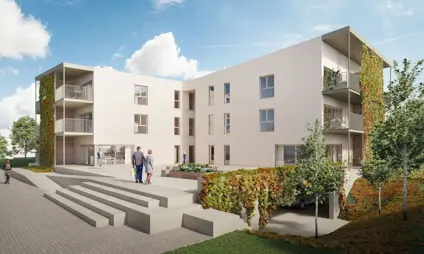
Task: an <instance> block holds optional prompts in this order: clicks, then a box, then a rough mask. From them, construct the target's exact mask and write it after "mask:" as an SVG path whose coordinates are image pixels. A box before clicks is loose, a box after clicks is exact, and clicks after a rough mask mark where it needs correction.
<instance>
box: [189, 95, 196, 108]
mask: <svg viewBox="0 0 424 254" xmlns="http://www.w3.org/2000/svg"><path fill="white" fill-rule="evenodd" d="M194 99H195V95H194V93H189V94H188V109H189V110H194Z"/></svg>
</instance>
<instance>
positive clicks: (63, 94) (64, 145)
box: [62, 66, 66, 166]
mask: <svg viewBox="0 0 424 254" xmlns="http://www.w3.org/2000/svg"><path fill="white" fill-rule="evenodd" d="M62 70H63V78H62V80H63V82H62V100H63V101H62V110H63V117H62V119H63V121H62V128H63V136H62V140H63V142H62V153H63V154H62V160H63V161H62V162H63V163H62V164H63V166H65V164H66V163H65V162H66V149H65V147H66V139H65V130H66V111H65V106H66V105H65V66H63V67H62Z"/></svg>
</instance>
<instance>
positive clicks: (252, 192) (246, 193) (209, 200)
mask: <svg viewBox="0 0 424 254" xmlns="http://www.w3.org/2000/svg"><path fill="white" fill-rule="evenodd" d="M294 169H295V166H284V167H277V168H258V169H255V170H245V169H239V170H236V171H230V172H226V173H211V174H205V175H203V182H202V190H201V193H200V200H201V203H202V207H203V208H205V209H207V208H213V209H217V210H220V211H224V212H230V213H234V214H238V215H241V213H242V209H243V208H244V209H245V210H246V214H247V223H248V224H249V226H250V225H251V219H252V218H253V217H254V216H255V214H254V211H255V206H256V201H258V202H257V207H258V210H259V215H260V218H259V227H260V228H264V227H265V226H266V224H267V223H268V219H269V218H270V216H271V215H272V213H273V212H274V211H275V210H276V209H277V208H278V207H279V206H281V205H290V204H291V203H292V202H293V201H294V199H295V187H294V185H293V184H292V183H291V181H290V173H291V172H293V171H294Z"/></svg>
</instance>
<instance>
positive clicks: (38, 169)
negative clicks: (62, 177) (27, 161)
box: [25, 166, 54, 173]
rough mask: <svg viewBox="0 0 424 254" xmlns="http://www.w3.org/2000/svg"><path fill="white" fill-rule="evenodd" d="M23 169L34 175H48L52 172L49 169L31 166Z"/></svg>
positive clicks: (52, 170) (51, 169)
mask: <svg viewBox="0 0 424 254" xmlns="http://www.w3.org/2000/svg"><path fill="white" fill-rule="evenodd" d="M25 169H27V170H29V171H32V172H34V173H50V172H54V169H53V168H51V167H40V166H31V167H25Z"/></svg>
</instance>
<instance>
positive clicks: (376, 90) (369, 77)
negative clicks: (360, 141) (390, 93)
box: [359, 45, 384, 159]
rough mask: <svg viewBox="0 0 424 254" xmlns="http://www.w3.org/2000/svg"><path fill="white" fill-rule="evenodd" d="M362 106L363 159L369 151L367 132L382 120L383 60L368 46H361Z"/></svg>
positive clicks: (360, 77) (360, 78)
mask: <svg viewBox="0 0 424 254" xmlns="http://www.w3.org/2000/svg"><path fill="white" fill-rule="evenodd" d="M359 80H360V82H361V95H362V107H363V112H364V151H363V153H364V159H366V158H367V156H368V155H369V153H370V146H371V145H370V139H369V138H368V134H369V133H370V131H371V130H372V129H373V127H374V126H375V124H376V123H378V122H381V121H383V120H384V90H383V85H384V79H383V60H382V59H381V57H380V56H378V55H377V54H376V53H375V52H374V51H372V50H371V49H370V48H368V46H366V45H364V46H363V52H362V61H361V70H360V74H359Z"/></svg>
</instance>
